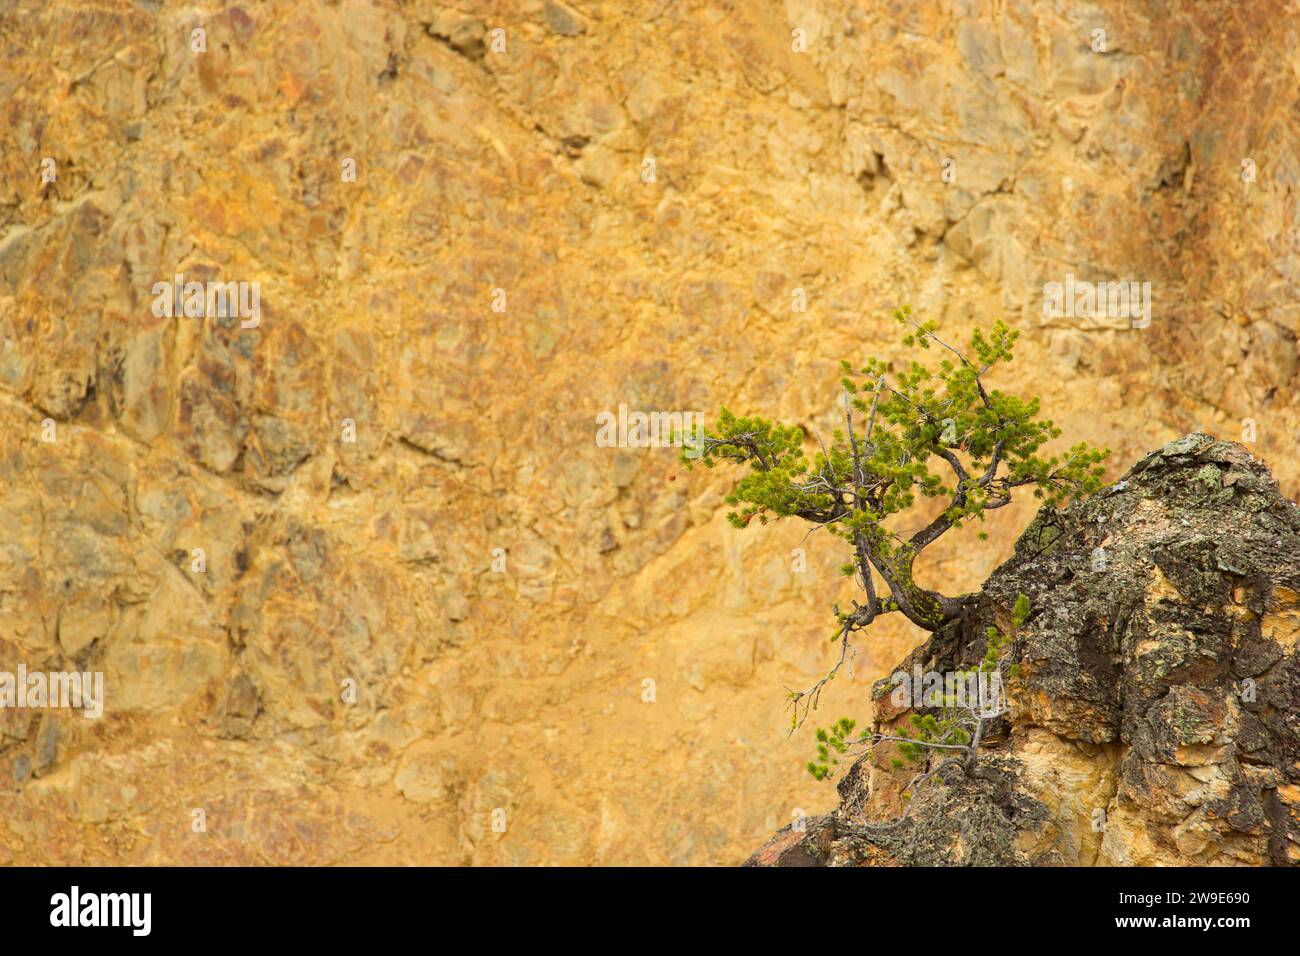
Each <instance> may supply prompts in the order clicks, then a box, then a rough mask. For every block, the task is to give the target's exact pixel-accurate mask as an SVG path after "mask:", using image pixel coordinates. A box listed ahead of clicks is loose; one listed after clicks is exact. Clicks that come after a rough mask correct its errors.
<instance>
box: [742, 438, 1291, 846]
mask: <svg viewBox="0 0 1300 956" xmlns="http://www.w3.org/2000/svg"><path fill="white" fill-rule="evenodd" d="M1019 594H1025V595H1027V596H1028V597H1029V599H1030V602H1031V613H1030V616H1029V617H1028V619H1027V620H1026V621H1025V622H1024V623H1023V624H1022V625H1021V626H1020V627H1019V629H1018V631H1015V633H1014V644H1013V649H1012V660H1014V661H1015V662H1016V663H1018V664H1019V667H1018V669H1017V671H1016V672H1015V674H1014V676H1013V677H1012V678H1011V679H1010V681H1009V683H1008V686H1007V696H1008V698H1009V705H1010V707H1009V710H1008V712H1007V714H1006V715H1004V716H1003V717H1000V718H998V719H997V720H996V721H995V722H994V729H993V733H992V734H991V735H990V736H988V737H986V742H987V744H988V746H987V748H986V749H985V750H984V751H983V753H982V755H981V757H980V761H979V762H980V765H982V766H984V767H986V768H989V769H992V770H993V771H995V774H991V775H990V776H996V775H998V774H1000V775H1001V778H1002V779H1001V782H997V781H995V780H985V779H971V778H969V777H966V776H965V775H964V774H961V773H960V772H958V773H956V774H949V775H947V777H946V778H936V779H935V780H934V781H932V782H931V783H930V784H929V785H927V786H925V787H922V788H920V789H919V790H918V792H917V793H916V794H915V795H914V797H913V798H912V799H913V801H914V806H913V807H912V808H911V812H910V813H909V814H908V815H907V817H906V819H903V820H902V821H901V822H899V823H897V824H896V825H890V824H891V823H892V822H893V821H895V820H897V819H898V818H900V817H901V816H902V815H903V809H904V806H905V802H904V801H905V798H904V796H903V790H904V788H905V787H906V786H907V783H908V781H909V780H910V779H911V777H912V776H913V775H914V774H915V773H916V770H917V768H916V767H914V766H908V767H906V768H903V769H899V768H896V767H894V766H893V763H892V759H891V758H893V757H896V756H897V754H895V753H893V747H894V745H893V744H888V743H886V744H882V745H880V746H878V747H877V748H876V750H875V752H874V753H873V754H872V755H871V756H869V757H864V758H862V759H859V760H858V761H857V762H856V763H855V764H854V765H853V766H852V768H851V769H850V770H849V771H848V772H847V773H846V774H845V776H844V777H843V779H842V780H841V781H840V784H839V792H840V796H841V803H840V805H839V807H838V808H837V809H836V810H835V811H834V812H833V813H831V814H829V815H827V816H824V817H818V818H815V819H812V820H810V821H808V823H807V826H806V829H805V831H804V832H802V833H801V832H796V831H794V830H793V829H792V828H789V827H788V828H786V829H785V830H783V831H782V832H781V833H780V834H778V835H777V836H776V837H775V838H774V839H773V840H772V841H770V842H769V843H768V844H767V845H766V846H765V847H763V848H762V849H761V850H759V851H758V853H756V854H755V855H754V856H753V857H752V858H751V860H750V863H751V864H756V865H818V864H823V865H863V864H865V865H897V864H902V865H989V864H991V865H1021V866H1024V865H1028V866H1044V865H1091V864H1096V865H1139V866H1146V865H1189V864H1191V865H1233V864H1295V863H1297V862H1300V717H1298V716H1297V713H1296V703H1297V693H1298V692H1300V655H1297V653H1296V638H1297V636H1300V508H1297V507H1296V506H1295V504H1293V503H1292V502H1290V501H1287V500H1286V499H1284V498H1283V497H1282V496H1281V495H1280V494H1279V493H1278V490H1277V485H1276V483H1275V482H1274V480H1273V478H1272V477H1271V475H1270V474H1269V472H1268V470H1267V469H1266V468H1265V467H1264V466H1263V465H1262V464H1261V463H1259V462H1258V461H1256V460H1255V459H1254V458H1252V457H1251V456H1250V454H1249V453H1248V452H1246V450H1245V449H1244V448H1242V447H1241V446H1240V445H1236V444H1232V443H1228V442H1221V441H1215V440H1214V439H1213V438H1211V437H1209V436H1208V435H1204V434H1200V433H1197V434H1192V435H1189V436H1187V437H1186V438H1183V439H1180V440H1178V441H1175V442H1171V443H1170V444H1168V445H1166V446H1165V447H1164V448H1163V449H1161V450H1160V451H1157V452H1154V453H1152V454H1150V455H1148V456H1147V457H1145V458H1143V459H1142V460H1141V461H1139V462H1138V463H1137V464H1136V465H1135V466H1134V467H1133V468H1132V470H1130V471H1129V473H1128V474H1127V475H1126V476H1125V477H1124V478H1123V479H1122V480H1120V481H1118V482H1116V483H1115V484H1113V485H1111V486H1109V487H1107V488H1106V489H1104V490H1103V491H1101V492H1100V493H1099V494H1097V495H1095V496H1094V497H1093V498H1091V499H1089V500H1088V501H1086V502H1081V503H1076V504H1074V505H1071V506H1070V507H1069V508H1067V509H1064V510H1059V511H1058V510H1052V509H1046V508H1045V509H1043V511H1042V512H1041V513H1040V514H1039V515H1038V517H1037V518H1036V519H1035V520H1034V522H1033V523H1032V524H1031V525H1030V526H1029V528H1028V529H1027V530H1026V531H1025V533H1024V534H1023V535H1022V536H1021V537H1020V540H1019V542H1018V543H1017V545H1016V551H1015V554H1014V556H1013V557H1012V558H1011V559H1010V560H1009V561H1007V562H1006V563H1005V564H1003V565H1002V566H1001V567H999V568H998V569H997V570H996V571H995V572H994V573H993V574H992V575H991V576H990V577H989V579H988V581H987V582H986V583H985V585H984V587H983V590H982V592H981V594H980V596H979V599H978V602H977V603H976V604H975V605H974V607H973V608H972V609H971V611H970V613H969V614H968V615H967V617H966V618H965V620H961V621H955V622H953V624H952V625H950V626H949V627H947V628H946V629H944V630H942V631H940V632H938V633H936V634H935V635H934V636H933V637H932V638H931V640H929V641H928V642H927V643H926V644H924V645H922V646H921V647H919V648H918V649H917V650H916V651H914V652H913V654H912V655H911V656H910V657H908V658H907V659H906V660H905V661H903V662H902V663H900V665H899V667H898V670H900V671H904V672H911V671H912V670H913V668H914V667H916V666H919V667H920V668H921V669H922V670H926V671H939V672H948V671H953V670H958V669H961V668H966V667H972V666H975V665H977V664H978V662H979V661H980V659H981V658H982V657H983V655H984V650H985V643H984V641H985V638H984V635H985V633H986V629H987V628H988V627H990V626H996V627H998V628H1000V629H1001V630H1002V631H1003V632H1004V633H1012V631H1013V628H1012V622H1011V609H1012V606H1013V605H1014V603H1015V601H1016V597H1017V595H1019ZM891 689H892V684H891V683H890V682H889V681H888V680H882V681H881V682H879V683H878V684H877V685H876V688H875V690H874V692H873V695H872V696H873V698H874V699H875V707H876V715H875V721H876V730H877V731H880V732H882V733H888V734H895V735H907V734H908V733H909V731H908V728H909V727H910V722H909V719H908V718H909V716H910V714H911V713H912V711H911V710H910V709H903V710H900V709H899V708H898V707H897V706H895V703H894V701H893V700H891V694H890V693H889V691H890V690H891ZM931 759H935V758H931ZM882 824H883V825H882Z"/></svg>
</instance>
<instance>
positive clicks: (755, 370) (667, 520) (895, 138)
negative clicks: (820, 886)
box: [0, 0, 1300, 864]
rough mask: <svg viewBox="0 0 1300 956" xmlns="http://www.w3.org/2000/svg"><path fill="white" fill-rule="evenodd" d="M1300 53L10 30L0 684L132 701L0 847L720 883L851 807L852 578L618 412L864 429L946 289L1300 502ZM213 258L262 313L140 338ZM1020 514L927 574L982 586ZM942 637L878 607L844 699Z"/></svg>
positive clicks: (118, 28)
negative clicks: (1140, 290) (479, 866)
mask: <svg viewBox="0 0 1300 956" xmlns="http://www.w3.org/2000/svg"><path fill="white" fill-rule="evenodd" d="M198 30H202V31H203V37H204V42H203V45H202V49H201V50H200V49H196V47H197V46H198V44H197V43H196V42H195V41H196V34H195V31H198ZM1097 30H1102V31H1103V33H1104V38H1099V37H1098V35H1097V34H1096V31H1097ZM498 31H499V32H498ZM1298 34H1300V20H1297V18H1295V17H1294V16H1292V15H1291V13H1290V10H1289V8H1288V6H1287V5H1286V4H1285V3H1283V2H1281V0H1255V2H1252V3H1250V4H1242V3H1239V2H1236V0H1205V2H1198V3H1195V4H1169V3H1166V2H1163V0H1161V2H1156V0H1104V2H1096V3H1072V4H1069V5H1065V6H1062V5H1060V4H1056V3H1049V2H1030V0H1007V2H1000V3H993V2H984V0H957V2H950V0H942V2H940V0H932V2H926V0H918V2H907V3H884V2H880V3H864V2H861V0H786V2H779V0H707V2H706V0H647V2H645V3H614V2H598V0H454V2H431V0H410V2H397V0H337V2H335V0H300V2H283V3H256V4H254V3H239V2H228V3H216V2H207V0H199V2H194V3H187V4H175V3H171V2H165V3H160V2H155V0H136V2H128V0H96V2H93V3H89V2H79V0H60V2H46V0H16V2H12V0H11V2H6V3H0V113H2V115H3V118H2V119H0V669H6V668H7V669H13V668H14V667H15V666H16V665H17V664H19V663H25V664H26V665H27V666H29V667H31V668H37V667H46V668H54V667H59V668H70V667H86V668H89V669H95V670H100V671H102V672H103V673H104V674H105V679H106V695H107V701H106V705H105V707H106V710H105V715H104V717H103V718H102V719H101V720H97V721H91V720H84V719H82V718H81V717H79V716H69V715H68V714H67V713H60V712H55V711H49V712H37V711H24V712H18V711H10V712H7V713H3V714H0V863H3V862H9V861H28V862H39V863H68V862H92V863H101V862H109V861H118V862H126V863H197V862H216V863H223V862H262V861H270V862H277V863H340V862H348V861H352V862H360V863H411V862H418V863H484V864H490V863H527V864H536V863H545V862H555V863H566V864H585V863H592V862H604V863H628V864H638V863H639V864H666V863H679V864H685V863H727V862H733V861H736V860H738V859H741V858H743V856H744V855H745V854H746V853H748V852H749V850H750V849H751V848H752V847H753V846H755V845H756V844H757V843H759V842H760V841H761V840H762V839H763V838H764V837H765V836H766V835H767V834H769V833H771V832H772V831H773V830H775V829H776V828H777V827H778V826H780V825H781V823H783V822H785V821H788V820H789V819H791V817H792V816H793V815H796V814H797V813H798V812H801V811H806V812H809V813H812V812H815V811H817V810H819V809H826V808H827V806H828V799H829V794H828V793H827V791H826V790H825V788H821V787H818V786H816V785H815V784H814V783H813V782H812V781H811V780H809V779H808V778H807V776H806V775H804V774H802V773H801V771H800V766H801V763H802V761H803V760H804V759H806V756H807V750H808V744H807V740H806V738H804V737H802V736H796V737H795V738H794V739H791V740H787V739H786V737H785V733H784V729H785V726H786V717H785V714H784V713H783V701H782V694H781V690H780V689H781V687H782V686H784V685H789V686H807V685H808V684H809V683H810V682H811V681H812V680H814V679H815V678H816V677H817V676H819V675H820V674H821V673H824V671H825V669H826V666H827V660H826V654H827V647H826V642H825V634H824V633H823V632H824V629H825V621H826V620H827V614H828V608H829V606H830V604H831V603H832V602H833V601H836V600H840V601H843V600H844V599H845V594H846V592H845V590H844V588H845V585H844V583H843V581H842V579H841V578H840V577H839V575H838V574H837V572H836V569H837V567H838V566H839V564H840V563H841V561H842V560H843V555H842V554H841V553H839V552H838V551H837V550H836V549H834V548H831V547H826V546H824V545H823V544H822V542H821V541H819V540H816V539H814V540H811V541H809V540H806V539H805V537H804V534H805V530H806V529H803V528H799V527H796V526H794V525H790V526H784V527H774V528H769V529H767V530H766V531H765V532H764V533H762V534H755V533H748V534H739V533H736V532H734V531H732V530H731V529H729V528H728V527H727V526H726V525H725V522H724V521H723V520H722V517H721V513H722V511H723V510H724V509H723V508H722V507H721V506H720V505H721V502H720V499H721V496H722V495H723V494H724V493H725V490H726V486H725V482H726V480H728V479H727V476H722V475H711V476H709V475H691V476H677V477H676V479H675V480H669V479H670V477H671V476H672V472H673V464H672V460H673V453H672V452H670V451H668V450H663V449H626V448H624V449H607V448H599V447H597V446H596V444H595V442H594V440H593V436H594V432H595V426H594V424H593V423H594V421H595V416H596V415H597V414H599V413H600V412H602V411H609V410H616V409H617V408H618V406H619V405H620V404H623V403H625V404H626V405H628V406H629V407H630V408H634V409H644V410H656V409H659V410H667V411H673V410H677V411H687V410H693V411H706V412H712V411H713V410H715V409H716V407H717V406H718V405H719V404H721V403H723V402H726V403H728V404H729V405H730V406H731V407H733V408H735V409H737V410H740V409H742V408H743V409H745V410H752V411H753V412H755V413H761V414H764V415H767V416H770V417H776V418H780V419H783V420H786V421H790V422H798V423H804V424H808V425H815V426H817V427H818V428H821V429H823V430H827V429H829V428H830V427H832V426H833V423H834V421H835V411H834V381H835V369H836V363H837V362H838V360H839V359H840V358H850V359H854V360H855V361H856V360H857V359H859V358H860V357H863V356H865V355H867V354H881V355H888V354H889V353H890V349H891V347H892V345H893V344H894V341H895V338H894V336H895V330H894V328H893V326H892V324H891V323H890V322H889V321H888V318H887V314H888V306H889V305H890V304H902V303H904V302H907V303H910V304H912V305H913V306H914V307H915V309H916V311H917V314H918V315H920V316H922V317H924V318H934V319H937V320H938V321H939V322H940V323H941V325H942V328H943V330H944V331H945V333H947V334H951V335H953V336H955V337H957V338H962V337H964V336H965V334H966V332H967V331H968V330H969V327H970V325H971V324H972V322H975V321H978V322H980V323H984V324H987V322H988V321H989V320H991V319H992V318H993V317H995V316H998V315H1005V316H1007V317H1008V318H1009V319H1010V320H1011V321H1013V322H1014V323H1015V324H1017V325H1018V326H1019V327H1021V328H1023V329H1024V330H1025V335H1024V337H1023V338H1022V339H1021V341H1020V346H1019V360H1018V362H1017V364H1016V366H1014V367H1013V368H1012V369H1011V371H1010V375H1009V376H1007V377H1005V378H1000V379H999V380H998V381H997V382H995V383H994V384H995V385H996V386H997V387H999V388H1004V389H1007V390H1010V391H1017V392H1023V393H1028V394H1039V395H1041V396H1042V397H1043V400H1044V408H1046V409H1048V410H1049V411H1050V413H1051V416H1052V417H1053V418H1055V419H1056V420H1057V421H1058V423H1059V424H1060V425H1061V426H1062V427H1063V429H1064V431H1065V432H1066V434H1067V436H1072V437H1078V438H1086V439H1088V440H1090V441H1092V442H1094V443H1096V444H1099V445H1109V446H1110V447H1111V448H1113V449H1115V450H1116V456H1115V461H1117V462H1130V461H1133V460H1135V459H1136V458H1137V457H1138V456H1139V455H1141V454H1142V453H1144V452H1145V451H1146V450H1147V449H1150V448H1153V447H1158V446H1159V445H1161V444H1163V443H1164V442H1166V441H1168V440H1169V439H1171V438H1174V437H1177V436H1179V435H1182V434H1184V433H1186V432H1187V431H1189V430H1192V429H1194V428H1197V427H1198V426H1203V427H1204V428H1206V429H1208V430H1213V431H1215V432H1216V433H1218V434H1221V435H1224V436H1225V437H1230V438H1237V437H1243V438H1244V439H1245V440H1247V441H1250V442H1253V444H1251V446H1250V447H1251V448H1252V450H1253V451H1254V452H1255V453H1256V454H1258V455H1260V456H1262V457H1268V458H1269V459H1270V460H1271V462H1272V464H1273V466H1274V468H1275V469H1276V474H1277V477H1278V478H1279V480H1280V481H1281V482H1282V484H1283V487H1284V488H1285V489H1287V490H1288V491H1289V492H1291V493H1292V494H1294V490H1295V488H1296V481H1297V479H1298V478H1300V470H1297V466H1296V465H1295V463H1294V462H1293V460H1292V458H1291V456H1290V455H1289V452H1290V450H1291V449H1292V447H1293V445H1294V436H1295V434H1296V433H1297V428H1298V427H1300V397H1298V396H1300V392H1297V390H1296V389H1294V388H1293V387H1290V386H1291V384H1292V383H1293V381H1294V378H1295V373H1296V332H1297V329H1298V328H1300V306H1297V303H1298V302H1300V294H1298V292H1300V290H1298V289H1297V285H1298V284H1300V258H1298V256H1297V250H1296V247H1295V224H1296V222H1297V201H1298V197H1300V188H1298V187H1297V184H1300V155H1298V154H1297V151H1296V143H1298V142H1300V111H1297V110H1296V109H1295V99H1296V89H1297V83H1296V77H1297V73H1298V72H1300V60H1297V55H1296V51H1297V50H1300V36H1298ZM1098 39H1102V42H1100V43H1099V42H1098ZM647 160H653V163H652V164H647ZM1247 160H1249V164H1247V162H1246V161H1247ZM47 161H48V162H47ZM347 161H351V163H352V168H351V171H353V172H355V176H349V175H348V174H349V166H348V165H347ZM1247 172H1249V176H1248V177H1247V178H1248V180H1249V181H1247V178H1243V177H1244V176H1245V175H1246V173H1247ZM177 273H181V274H184V275H185V276H186V277H187V279H189V280H196V281H204V282H207V281H217V280H223V281H236V282H240V281H242V282H258V283H260V289H261V298H260V311H261V317H260V323H259V324H258V326H257V327H256V328H243V327H242V326H241V323H239V322H236V321H233V320H230V319H221V318H211V319H199V318H177V317H172V316H158V315H155V314H154V312H153V310H152V308H151V305H152V302H153V298H154V293H153V289H154V285H155V284H156V283H158V282H170V281H172V277H173V276H175V275H176V274H177ZM1067 274H1073V275H1075V276H1076V277H1077V278H1079V279H1082V280H1086V281H1102V280H1106V279H1124V280H1130V279H1131V280H1135V281H1138V282H1145V281H1149V282H1151V284H1152V290H1151V291H1152V300H1153V307H1152V312H1151V321H1150V324H1149V325H1148V326H1146V327H1144V328H1134V327H1133V326H1132V323H1130V322H1127V321H1124V320H1117V319H1115V318H1114V317H1113V316H1105V315H1103V316H1100V317H1097V318H1087V317H1083V316H1078V315H1074V316H1070V315H1053V316H1050V317H1049V316H1045V315H1044V313H1043V308H1042V306H1043V286H1044V284H1046V283H1051V282H1063V281H1065V278H1066V276H1067ZM801 302H802V304H805V305H806V309H805V310H804V311H795V306H796V304H798V303H801ZM828 385H829V386H830V387H829V389H828V387H827V386H828ZM1246 419H1249V420H1250V421H1249V425H1247V423H1246V422H1245V421H1244V420H1246ZM47 420H48V422H50V423H52V424H53V430H50V427H49V426H48V425H47V424H46V422H47ZM347 422H351V423H352V425H353V426H354V430H352V431H350V430H349V426H348V424H347ZM1247 429H1249V431H1247ZM47 439H48V440H47ZM350 439H354V440H350ZM1031 517H1032V514H1031V512H1030V511H1029V510H1028V509H1026V508H1024V507H1019V506H1017V507H1013V508H1008V509H1006V510H1005V511H1003V512H1001V513H1000V515H999V519H998V521H997V522H996V523H994V522H990V525H989V530H990V532H991V533H992V538H991V540H990V541H988V542H987V543H978V542H976V543H970V542H960V543H958V544H953V545H948V544H947V543H942V545H941V546H936V547H935V548H932V549H930V550H929V551H927V555H926V559H927V564H926V566H925V567H922V568H919V569H918V573H919V574H921V575H922V577H923V578H926V579H927V580H929V581H932V582H937V581H943V582H944V583H945V585H946V586H951V588H952V589H954V590H960V589H962V588H973V587H976V586H978V585H979V583H980V582H982V581H983V580H984V579H985V578H986V577H987V574H988V569H989V568H991V567H994V566H996V565H997V564H998V563H999V562H1000V561H1001V560H1003V559H1004V558H1005V557H1006V556H1007V555H1008V554H1009V553H1010V549H1011V546H1012V543H1013V540H1014V532H1015V531H1017V530H1018V529H1019V528H1021V527H1023V525H1024V524H1025V523H1026V522H1027V521H1028V520H1029V519H1030V518H1031ZM796 549H801V550H802V552H804V554H802V555H799V556H797V555H796V554H795V552H796ZM196 551H202V552H203V556H204V561H203V563H202V565H201V566H202V567H203V570H202V571H197V570H195V568H197V567H200V564H198V563H196V562H197V556H196V554H195V552H196ZM502 558H504V561H502V560H501V559H502ZM922 637H923V635H921V634H920V633H918V632H915V631H913V630H911V629H910V628H908V627H906V626H904V625H903V624H901V623H900V622H893V621H887V622H883V623H882V627H881V633H880V635H879V637H878V638H877V640H876V641H875V642H874V643H873V644H872V645H871V646H870V647H868V648H866V649H865V650H864V654H863V656H862V657H861V658H860V659H859V660H858V661H857V662H856V671H855V673H854V676H853V677H852V678H851V679H850V678H848V677H847V675H846V678H845V680H844V681H842V682H840V687H839V688H838V693H839V694H840V695H841V696H840V697H839V699H838V700H837V701H835V704H837V705H842V706H844V707H845V708H846V709H849V708H850V706H851V704H852V701H853V700H854V699H860V698H862V697H865V696H866V695H867V694H868V692H869V688H870V682H871V681H872V680H874V679H875V678H877V677H879V676H880V674H882V673H883V672H885V669H886V668H888V667H889V666H890V665H892V664H893V663H894V662H895V661H896V660H897V658H898V657H899V656H900V655H901V654H903V653H905V652H906V651H907V650H908V649H910V648H911V647H912V646H914V645H915V644H916V643H917V642H918V641H919V640H921V639H922ZM347 681H352V682H353V686H354V689H355V694H353V695H352V697H351V700H350V701H349V700H345V699H344V698H343V693H344V687H345V682H347ZM647 682H651V683H647ZM829 703H830V702H828V704H829ZM196 810H203V811H205V812H206V820H207V825H206V831H204V832H203V833H201V834H200V833H197V832H195V831H194V830H193V829H192V821H193V819H194V818H193V813H194V811H196ZM497 811H501V813H500V814H497V815H496V816H494V814H495V813H496V812H497ZM502 815H503V816H504V820H505V823H504V827H505V829H504V830H502V829H499V828H495V829H494V826H493V822H494V820H500V819H502Z"/></svg>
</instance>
